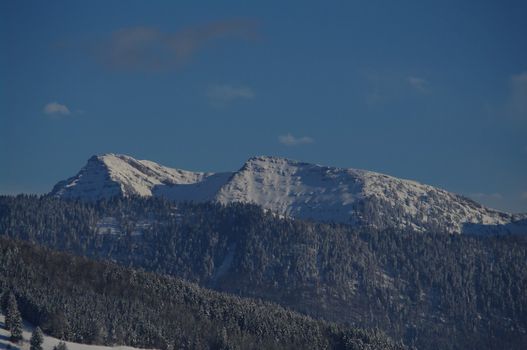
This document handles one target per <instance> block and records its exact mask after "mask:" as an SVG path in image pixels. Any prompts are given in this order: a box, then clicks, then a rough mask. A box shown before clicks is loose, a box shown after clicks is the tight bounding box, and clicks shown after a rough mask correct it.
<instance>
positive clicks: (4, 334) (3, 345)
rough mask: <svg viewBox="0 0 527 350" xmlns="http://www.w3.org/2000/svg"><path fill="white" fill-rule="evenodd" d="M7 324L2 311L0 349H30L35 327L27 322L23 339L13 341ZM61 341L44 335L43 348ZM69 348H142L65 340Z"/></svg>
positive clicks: (80, 349) (69, 349) (134, 349)
mask: <svg viewBox="0 0 527 350" xmlns="http://www.w3.org/2000/svg"><path fill="white" fill-rule="evenodd" d="M4 325H5V317H4V315H2V314H1V313H0V350H4V349H6V350H7V349H11V350H30V343H29V340H30V339H31V334H32V332H33V330H34V328H35V327H33V325H31V324H29V323H27V322H25V323H24V327H23V338H24V339H23V341H21V342H18V343H13V342H11V341H10V340H9V337H10V336H11V334H10V333H9V331H8V330H6V329H5V328H3V326H4ZM60 342H61V340H60V339H57V338H54V337H51V336H49V335H44V342H43V343H42V349H43V350H52V349H53V348H54V347H55V346H57V345H58V344H59V343H60ZM64 343H65V344H66V346H67V348H68V350H142V349H138V348H132V347H129V346H120V345H117V346H104V345H89V344H82V343H74V342H64Z"/></svg>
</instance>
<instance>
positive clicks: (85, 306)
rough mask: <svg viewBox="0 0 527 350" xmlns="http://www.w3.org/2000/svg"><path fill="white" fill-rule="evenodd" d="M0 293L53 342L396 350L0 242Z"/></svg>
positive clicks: (363, 334) (186, 288) (280, 313)
mask: <svg viewBox="0 0 527 350" xmlns="http://www.w3.org/2000/svg"><path fill="white" fill-rule="evenodd" d="M0 289H2V290H4V291H5V290H9V291H11V292H13V293H14V294H15V295H16V298H17V302H18V305H19V309H20V310H21V313H22V316H23V317H24V318H26V319H27V320H29V321H31V322H32V323H33V324H35V325H39V326H40V327H41V328H42V329H43V330H44V331H45V332H46V333H48V334H51V335H53V336H55V337H57V338H62V339H66V340H71V341H76V342H82V343H89V344H107V345H110V344H126V345H132V346H138V347H150V348H158V349H172V348H176V349H261V348H266V349H324V348H327V349H397V348H400V347H399V346H396V345H394V344H393V343H392V342H391V341H390V340H389V339H388V338H386V337H385V336H383V335H382V334H380V333H378V332H371V331H363V330H360V329H356V328H351V327H344V326H338V325H335V324H330V323H326V322H322V321H315V320H313V319H311V318H309V317H306V316H302V315H299V314H297V313H295V312H291V311H288V310H286V309H283V308H281V307H279V306H276V305H273V304H271V303H265V302H261V301H256V300H251V299H242V298H238V297H235V296H228V295H225V294H221V293H218V292H212V291H209V290H206V289H202V288H200V287H198V286H196V285H194V284H190V283H187V282H183V281H181V280H178V279H174V278H171V277H163V276H160V275H156V274H153V273H147V272H141V271H136V270H132V269H128V268H123V267H119V266H117V265H115V264H112V263H105V262H95V261H92V260H88V259H86V258H82V257H75V256H72V255H68V254H65V253H58V252H54V251H51V250H49V249H44V248H39V247H37V246H35V245H32V244H31V243H27V242H20V241H14V240H11V239H8V238H6V237H0Z"/></svg>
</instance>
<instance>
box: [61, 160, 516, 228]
mask: <svg viewBox="0 0 527 350" xmlns="http://www.w3.org/2000/svg"><path fill="white" fill-rule="evenodd" d="M51 195H54V196H57V197H61V198H82V199H85V200H97V199H101V198H108V197H112V196H116V195H121V196H133V195H138V196H160V197H166V198H169V199H171V200H174V201H196V202H203V201H217V202H220V203H224V204H228V203H232V202H241V203H253V204H257V205H259V206H261V207H262V208H264V209H266V210H269V211H272V212H274V213H277V214H279V215H283V216H289V217H294V218H299V219H310V220H317V221H331V222H340V223H346V224H351V225H367V226H373V227H377V228H388V227H392V228H412V229H414V230H417V231H426V230H439V231H447V232H450V233H461V232H468V231H467V230H471V231H473V232H475V233H479V232H481V231H485V230H487V231H488V232H491V231H493V230H495V229H496V228H500V230H501V229H502V228H503V227H506V228H507V229H508V228H509V226H510V225H509V224H512V223H513V221H515V220H516V218H522V217H523V216H512V215H510V214H507V213H502V212H499V211H496V210H492V209H488V208H485V207H483V206H481V205H479V204H477V203H475V202H474V201H471V200H469V199H466V198H464V197H462V196H459V195H456V194H454V193H450V192H448V191H445V190H442V189H439V188H436V187H433V186H429V185H424V184H420V183H418V182H415V181H411V180H403V179H398V178H395V177H392V176H388V175H384V174H380V173H376V172H371V171H367V170H357V169H344V168H337V167H328V166H322V165H316V164H310V163H304V162H299V161H296V160H291V159H287V158H283V157H275V156H256V157H252V158H250V159H248V160H247V161H246V162H245V163H244V165H243V167H242V168H241V169H240V170H238V171H237V172H233V173H231V172H227V173H216V174H215V173H203V172H192V171H185V170H179V169H173V168H168V167H165V166H162V165H160V164H157V163H155V162H152V161H148V160H137V159H135V158H133V157H130V156H127V155H122V154H114V153H106V154H102V155H96V156H93V157H91V158H90V159H89V160H88V163H87V164H86V165H85V166H84V167H83V168H82V169H81V170H80V171H79V173H78V174H77V175H75V176H74V177H72V178H69V179H67V180H65V181H61V182H59V183H58V184H57V185H56V186H55V187H54V188H53V190H52V192H51ZM507 225H509V226H507ZM489 230H490V231H489ZM487 231H486V232H487ZM500 232H501V231H500ZM507 232H508V231H507Z"/></svg>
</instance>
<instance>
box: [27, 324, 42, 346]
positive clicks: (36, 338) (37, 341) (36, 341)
mask: <svg viewBox="0 0 527 350" xmlns="http://www.w3.org/2000/svg"><path fill="white" fill-rule="evenodd" d="M43 342H44V334H42V330H41V329H40V327H37V328H35V330H34V331H33V334H32V335H31V339H30V340H29V343H30V344H31V345H30V347H29V350H42V343H43Z"/></svg>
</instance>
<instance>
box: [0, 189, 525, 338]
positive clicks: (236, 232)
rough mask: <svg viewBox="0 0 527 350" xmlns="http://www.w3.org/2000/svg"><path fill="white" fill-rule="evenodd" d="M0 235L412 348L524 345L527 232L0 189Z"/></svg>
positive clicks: (239, 206) (248, 206)
mask: <svg viewBox="0 0 527 350" xmlns="http://www.w3.org/2000/svg"><path fill="white" fill-rule="evenodd" d="M0 234H4V235H7V236H9V237H12V238H16V239H21V240H28V241H31V242H35V243H38V244H42V245H44V246H47V247H49V248H52V249H58V250H62V251H67V252H71V253H74V254H77V255H83V256H87V257H90V258H93V259H97V260H104V261H113V262H115V263H117V264H119V265H121V266H125V267H133V268H139V269H144V270H146V271H150V272H155V273H157V274H160V275H170V276H177V277H180V278H183V279H185V280H188V281H192V282H196V283H197V284H199V285H200V286H202V287H206V288H210V289H215V290H218V291H222V292H228V293H230V294H233V295H236V296H238V297H252V298H261V299H264V300H268V301H272V302H276V303H279V304H281V305H283V306H285V307H289V308H292V309H293V310H296V311H298V312H301V313H303V314H307V315H310V316H311V317H314V318H316V319H324V320H328V321H333V322H337V323H339V324H341V325H342V324H350V325H353V326H360V327H365V328H375V327H377V328H379V329H381V330H383V331H384V332H386V333H387V334H389V335H390V336H391V337H392V338H393V339H395V340H401V341H404V343H405V344H406V345H408V346H415V347H417V348H420V349H437V348H441V349H503V348H510V349H523V348H525V344H527V292H526V291H527V268H526V266H527V249H526V248H527V239H526V237H527V236H487V237H472V236H462V235H448V234H444V233H440V232H437V233H436V232H426V233H422V232H412V231H401V230H382V231H379V230H376V229H374V228H361V229H354V228H352V227H350V226H346V225H337V224H320V223H313V222H307V221H300V220H289V219H280V218H277V217H275V216H274V215H273V214H271V213H265V212H263V211H262V210H261V208H259V207H256V206H251V205H241V204H233V205H228V206H222V205H219V204H190V203H188V204H174V203H173V202H169V201H165V200H162V199H154V198H149V199H145V198H114V199H111V200H106V201H100V202H97V203H83V202H79V201H62V200H57V199H53V198H49V197H37V196H17V197H10V196H4V197H0ZM58 269H60V268H59V267H58ZM158 278H162V277H158ZM228 332H229V331H228ZM251 340H253V339H251ZM238 344H241V343H238ZM247 344H248V343H247Z"/></svg>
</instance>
